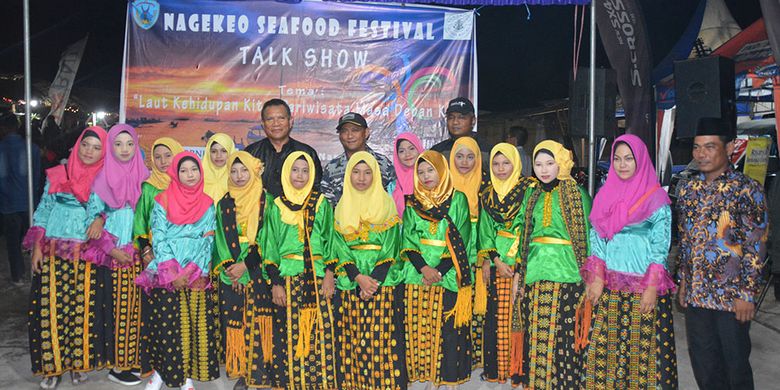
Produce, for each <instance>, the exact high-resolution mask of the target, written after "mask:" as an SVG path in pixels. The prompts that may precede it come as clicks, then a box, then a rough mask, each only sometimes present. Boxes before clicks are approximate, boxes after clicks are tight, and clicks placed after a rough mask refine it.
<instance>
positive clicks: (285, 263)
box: [263, 195, 338, 389]
mask: <svg viewBox="0 0 780 390" xmlns="http://www.w3.org/2000/svg"><path fill="white" fill-rule="evenodd" d="M279 202H280V201H279V200H277V201H276V202H273V204H272V205H270V209H269V210H268V212H267V215H266V221H265V228H267V229H270V231H269V232H268V234H269V237H272V238H271V239H269V241H268V247H269V248H271V247H274V249H269V250H267V252H266V253H265V254H264V259H263V268H264V277H265V278H267V279H270V280H271V283H272V285H273V286H274V287H276V286H281V287H283V288H284V292H285V299H286V306H285V307H279V306H276V305H274V306H273V325H272V326H273V330H272V333H271V334H273V345H272V347H271V348H272V350H273V360H272V363H268V364H266V366H265V367H266V370H267V371H268V375H269V377H270V382H271V386H272V387H273V388H296V389H303V388H307V389H335V388H338V386H337V385H336V367H335V358H334V357H335V356H336V354H335V351H334V348H333V346H334V343H335V340H336V336H335V329H334V326H333V314H334V313H333V308H332V306H331V302H330V300H327V299H324V298H323V297H322V296H321V295H320V294H319V290H320V289H321V286H322V278H323V277H324V276H325V268H326V266H327V267H328V268H330V269H331V270H332V269H333V268H335V266H336V262H337V261H338V259H337V258H336V257H335V256H333V255H332V249H331V247H332V246H333V234H334V233H333V209H332V208H331V206H330V204H329V203H328V201H327V200H326V199H325V197H324V196H322V195H320V197H319V199H318V200H317V205H316V211H315V217H314V224H313V227H312V232H311V235H310V238H309V243H310V249H311V254H312V260H313V263H314V271H315V274H316V277H317V281H316V286H317V292H316V293H317V302H318V307H317V308H316V310H317V312H316V314H315V315H311V316H310V315H307V313H306V311H307V310H309V309H307V308H306V307H304V304H305V303H304V296H305V293H304V287H305V286H306V285H307V283H306V281H305V280H303V274H304V261H303V258H304V257H303V256H304V241H305V240H304V238H305V237H304V234H305V231H304V230H303V229H302V227H299V226H298V224H287V223H285V222H284V221H283V220H282V218H281V211H280V209H279V207H280V206H278V203H279ZM310 321H311V322H310ZM305 329H310V331H308V332H307V331H305Z"/></svg>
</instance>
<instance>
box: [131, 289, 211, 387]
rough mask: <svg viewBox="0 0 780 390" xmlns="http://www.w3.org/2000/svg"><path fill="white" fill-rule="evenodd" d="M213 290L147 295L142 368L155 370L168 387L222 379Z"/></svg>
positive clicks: (157, 291) (149, 371)
mask: <svg viewBox="0 0 780 390" xmlns="http://www.w3.org/2000/svg"><path fill="white" fill-rule="evenodd" d="M212 294H214V292H213V290H207V291H203V290H190V289H181V290H176V291H168V290H165V289H158V288H155V289H152V290H151V291H149V293H148V294H144V296H143V304H142V307H141V309H142V315H141V317H142V322H141V369H142V372H143V376H148V375H151V374H152V372H153V371H157V373H158V374H159V375H160V376H161V377H162V379H163V382H165V385H166V386H168V387H181V386H182V385H184V382H185V380H186V379H187V378H190V379H193V380H196V381H201V382H208V381H211V380H214V379H216V378H219V363H218V361H217V352H218V349H217V340H218V338H217V337H215V336H216V334H217V333H218V332H217V326H216V325H217V318H216V316H215V315H214V314H215V313H216V311H215V310H214V307H213V304H214V301H213V300H212V298H211V295H212Z"/></svg>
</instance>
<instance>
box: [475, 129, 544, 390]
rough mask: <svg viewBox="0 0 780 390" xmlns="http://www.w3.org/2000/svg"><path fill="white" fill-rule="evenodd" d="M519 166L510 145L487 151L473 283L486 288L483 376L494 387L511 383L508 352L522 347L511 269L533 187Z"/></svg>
mask: <svg viewBox="0 0 780 390" xmlns="http://www.w3.org/2000/svg"><path fill="white" fill-rule="evenodd" d="M521 161H522V160H521V159H520V154H519V153H518V152H517V148H515V147H514V146H513V145H510V144H508V143H500V144H498V145H496V146H494V147H493V150H492V151H491V152H490V185H489V186H488V187H487V188H486V190H485V191H484V192H483V193H482V197H481V200H482V212H481V214H480V217H479V218H480V220H479V247H480V248H479V255H480V256H479V259H478V260H477V261H478V262H480V263H481V267H480V270H479V273H478V274H477V276H478V279H477V280H479V276H480V275H481V276H482V279H483V280H484V282H485V284H486V285H487V294H486V295H487V299H486V301H487V305H486V306H487V307H486V308H485V309H486V312H487V313H486V315H485V327H484V347H483V348H484V350H483V351H484V356H485V365H484V366H485V367H484V372H483V374H482V376H483V378H484V379H485V380H487V381H490V382H495V383H505V382H506V381H507V379H509V378H510V376H511V370H510V363H511V354H510V352H511V351H512V350H513V349H515V348H517V347H519V345H517V344H519V343H521V342H522V339H520V340H511V339H510V332H511V323H512V301H513V299H514V296H515V294H516V291H517V285H518V282H519V275H518V274H517V273H516V272H515V268H516V266H517V264H518V263H520V262H521V260H522V259H521V257H520V253H519V249H520V239H521V235H522V229H523V225H524V223H525V212H524V211H525V204H524V203H523V202H524V200H525V198H526V194H527V192H528V191H527V190H528V189H529V188H530V187H531V186H533V184H534V182H533V180H532V179H528V178H526V177H523V176H522V174H521V172H522V169H523V167H522V162H521ZM478 295H479V294H478ZM479 303H480V302H479V300H478V301H477V304H476V308H475V309H474V312H475V313H477V312H478V311H480V307H479V306H480V305H479ZM483 307H484V306H483ZM485 309H482V310H485ZM518 362H519V361H518Z"/></svg>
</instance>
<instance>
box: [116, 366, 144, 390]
mask: <svg viewBox="0 0 780 390" xmlns="http://www.w3.org/2000/svg"><path fill="white" fill-rule="evenodd" d="M108 380H110V381H111V382H114V383H119V384H120V385H125V386H135V385H137V384H140V383H141V379H140V378H138V377H137V376H135V375H133V373H132V372H130V371H129V370H128V371H116V370H114V369H111V371H109V372H108Z"/></svg>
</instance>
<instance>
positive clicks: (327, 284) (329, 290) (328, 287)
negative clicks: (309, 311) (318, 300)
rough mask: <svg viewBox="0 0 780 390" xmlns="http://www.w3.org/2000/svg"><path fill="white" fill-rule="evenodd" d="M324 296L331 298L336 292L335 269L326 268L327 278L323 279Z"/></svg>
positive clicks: (322, 292)
mask: <svg viewBox="0 0 780 390" xmlns="http://www.w3.org/2000/svg"><path fill="white" fill-rule="evenodd" d="M320 293H321V294H322V297H323V298H325V299H328V300H330V299H331V298H333V295H335V294H336V279H335V278H334V277H333V271H331V270H329V269H326V270H325V278H323V279H322V290H321V291H320Z"/></svg>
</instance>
